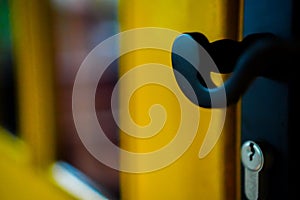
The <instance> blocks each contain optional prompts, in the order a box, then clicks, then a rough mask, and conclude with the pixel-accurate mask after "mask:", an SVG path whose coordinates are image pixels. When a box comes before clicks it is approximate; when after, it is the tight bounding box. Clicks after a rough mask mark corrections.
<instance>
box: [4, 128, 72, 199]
mask: <svg viewBox="0 0 300 200" xmlns="http://www.w3.org/2000/svg"><path fill="white" fill-rule="evenodd" d="M0 154H1V157H0V177H1V182H0V199H1V200H19V199H23V200H32V199H45V200H48V199H49V200H53V199H55V200H74V199H75V198H74V197H73V196H71V195H70V194H68V193H67V192H65V191H64V190H63V189H62V188H59V187H58V186H56V184H55V183H54V182H53V181H52V179H51V178H50V173H48V170H44V172H41V171H36V169H35V167H34V166H33V164H32V162H31V161H32V155H31V153H30V150H29V148H28V146H27V145H26V144H25V143H24V142H23V141H22V140H20V139H19V138H16V137H14V136H12V135H11V134H9V133H8V132H7V131H6V130H4V129H2V128H1V127H0Z"/></svg>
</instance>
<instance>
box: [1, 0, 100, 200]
mask: <svg viewBox="0 0 300 200" xmlns="http://www.w3.org/2000/svg"><path fill="white" fill-rule="evenodd" d="M9 3H10V4H9V5H10V10H9V11H10V17H11V19H10V20H11V25H12V31H11V32H12V35H13V38H12V39H13V40H12V41H13V53H14V61H16V62H15V66H16V78H17V94H18V95H17V102H18V125H19V127H18V128H19V129H18V133H17V135H18V137H16V136H14V135H13V134H11V133H9V132H7V130H5V129H3V128H1V127H0V155H1V156H0V179H1V183H0V199H1V200H19V199H22V200H27V199H28V200H32V199H43V200H48V199H49V200H53V199H55V200H74V199H90V198H91V197H92V199H99V200H103V199H106V198H105V197H104V196H103V195H102V194H101V193H100V192H99V191H97V190H96V189H95V188H92V187H90V186H89V185H88V184H87V183H86V181H85V180H83V179H80V177H77V176H75V175H74V174H72V172H71V170H68V169H67V168H64V167H63V166H62V165H60V163H59V162H57V160H56V158H57V157H56V127H55V126H56V122H55V120H56V119H55V114H56V111H55V101H54V98H55V96H54V81H55V77H54V63H53V62H54V51H53V46H52V45H53V40H52V39H53V35H52V33H53V32H52V23H51V19H52V17H51V15H52V12H51V9H50V8H51V6H50V1H39V0H26V1H19V0H11V1H10V2H9ZM4 98H5V97H4ZM60 176H62V177H60ZM68 181H69V182H68ZM70 181H71V184H70ZM74 183H76V185H77V186H80V188H76V185H75V187H73V186H74ZM82 189H84V191H83V192H82Z"/></svg>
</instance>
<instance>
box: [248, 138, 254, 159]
mask: <svg viewBox="0 0 300 200" xmlns="http://www.w3.org/2000/svg"><path fill="white" fill-rule="evenodd" d="M254 154H255V149H254V143H252V142H251V143H250V154H249V159H250V161H252V160H253V156H254Z"/></svg>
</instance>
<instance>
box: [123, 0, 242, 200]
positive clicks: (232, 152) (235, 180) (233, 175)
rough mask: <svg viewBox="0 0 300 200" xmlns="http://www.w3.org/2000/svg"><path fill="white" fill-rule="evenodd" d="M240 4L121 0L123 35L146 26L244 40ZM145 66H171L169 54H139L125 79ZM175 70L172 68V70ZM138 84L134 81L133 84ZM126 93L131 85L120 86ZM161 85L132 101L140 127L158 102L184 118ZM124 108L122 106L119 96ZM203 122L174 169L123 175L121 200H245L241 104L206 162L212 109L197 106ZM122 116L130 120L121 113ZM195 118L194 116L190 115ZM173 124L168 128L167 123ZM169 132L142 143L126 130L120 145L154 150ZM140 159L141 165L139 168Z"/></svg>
mask: <svg viewBox="0 0 300 200" xmlns="http://www.w3.org/2000/svg"><path fill="white" fill-rule="evenodd" d="M240 6H241V2H240V1H238V0H236V1H230V0H225V1H224V0H201V1H198V0H178V1H172V0H164V1H161V0H151V1H147V0H123V1H120V6H119V8H120V10H119V16H120V24H121V31H126V30H130V29H134V28H142V27H161V28H168V29H173V30H176V31H179V32H181V33H182V32H193V31H196V32H201V33H204V34H205V35H206V36H207V37H208V38H209V40H210V41H214V40H218V39H223V38H231V39H239V38H240V35H241V34H240V33H241V30H240V24H241V21H240V20H241V16H242V9H240ZM145 63H161V64H164V65H167V66H170V54H168V53H165V52H159V51H155V50H137V51H135V52H131V53H129V54H127V55H125V56H123V57H122V59H121V62H120V77H121V76H122V75H123V74H125V73H126V72H128V71H129V70H131V69H133V68H135V67H137V66H139V65H141V64H145ZM170 67H171V66H170ZM131 81H132V82H134V80H131ZM121 90H126V83H125V84H124V85H123V87H121ZM157 92H159V89H158V88H157V87H156V88H155V87H152V88H151V87H143V88H142V89H141V90H140V91H136V92H135V94H134V96H133V97H132V100H131V104H130V108H131V116H132V118H133V119H134V120H136V123H139V124H141V125H143V124H147V123H149V119H148V117H147V110H148V108H149V106H150V105H153V104H155V103H158V104H162V105H164V106H165V105H166V108H170V107H171V108H173V109H167V112H168V116H179V114H180V113H179V111H178V109H177V108H178V105H177V103H176V102H175V101H174V100H172V98H173V97H172V95H169V94H167V93H163V92H162V93H159V94H160V96H161V97H160V100H157V98H156V96H157ZM120 97H121V98H120V106H121V107H122V106H126V105H123V104H122V103H123V102H122V95H120ZM195 109H200V114H201V124H200V127H199V129H198V134H197V136H196V138H195V140H194V142H193V143H192V145H191V147H190V148H189V149H188V151H187V152H185V154H184V155H183V156H181V157H180V158H179V159H178V160H177V161H176V162H174V163H173V164H172V165H170V166H168V167H166V168H163V169H160V170H158V171H154V172H149V173H142V174H135V173H126V172H123V173H121V196H122V199H126V200H131V199H143V200H147V199H174V200H175V199H211V200H221V199H228V200H232V199H240V189H239V188H240V175H239V174H240V167H239V166H240V160H239V146H240V127H239V126H240V125H239V123H240V105H239V104H238V105H237V106H231V107H229V108H228V109H227V114H226V121H225V126H224V129H223V132H222V135H221V137H220V139H219V141H218V142H217V144H216V146H215V147H214V149H213V150H212V152H210V153H209V155H208V156H207V157H205V158H204V159H199V158H198V156H197V155H198V152H199V147H200V146H201V144H202V142H203V138H204V135H205V131H206V130H207V126H208V124H209V118H210V115H211V111H210V110H209V109H203V108H198V107H196V106H195ZM122 117H128V116H125V115H121V116H120V118H121V122H122ZM191 118H192V116H191ZM168 123H169V124H168ZM177 123H178V119H176V117H173V118H172V117H171V119H168V121H167V123H166V124H165V127H168V126H172V124H173V126H174V125H176V124H177ZM169 130H170V129H167V128H164V129H163V130H162V131H161V132H160V133H159V135H160V137H159V139H155V138H151V139H152V140H153V142H151V139H149V140H150V141H149V140H148V141H147V140H142V139H133V138H132V137H128V136H127V135H126V134H125V133H124V132H122V131H121V133H120V134H121V146H122V147H123V148H124V149H128V150H130V151H134V152H138V153H139V152H147V151H153V150H155V149H157V148H158V147H160V146H161V145H162V144H167V143H168V142H169V140H170V137H169V136H168V131H169ZM138 162H139V161H138V160H137V163H136V164H138Z"/></svg>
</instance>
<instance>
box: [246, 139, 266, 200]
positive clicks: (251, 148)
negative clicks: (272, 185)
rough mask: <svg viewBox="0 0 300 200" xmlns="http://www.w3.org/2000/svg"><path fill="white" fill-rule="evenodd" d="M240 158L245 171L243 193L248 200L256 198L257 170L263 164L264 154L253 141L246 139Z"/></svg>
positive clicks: (255, 199) (258, 170)
mask: <svg viewBox="0 0 300 200" xmlns="http://www.w3.org/2000/svg"><path fill="white" fill-rule="evenodd" d="M241 159H242V163H243V166H244V169H245V170H244V171H245V182H244V184H245V195H246V197H247V198H248V199H249V200H257V199H258V194H259V193H258V192H259V191H258V188H259V187H258V186H259V185H258V184H259V172H260V170H261V169H262V167H263V165H264V156H263V153H262V151H261V149H260V147H259V146H258V144H256V143H255V142H253V141H246V142H245V143H244V144H243V145H242V148H241Z"/></svg>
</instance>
